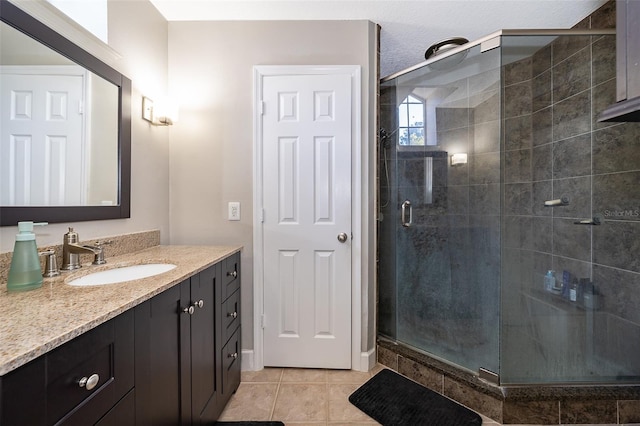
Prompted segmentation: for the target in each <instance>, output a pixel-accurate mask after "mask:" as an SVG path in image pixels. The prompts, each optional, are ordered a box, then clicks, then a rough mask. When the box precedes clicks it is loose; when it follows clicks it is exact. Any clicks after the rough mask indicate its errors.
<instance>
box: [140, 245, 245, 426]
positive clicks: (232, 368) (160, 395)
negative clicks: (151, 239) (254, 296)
mask: <svg viewBox="0 0 640 426" xmlns="http://www.w3.org/2000/svg"><path fill="white" fill-rule="evenodd" d="M229 259H234V260H233V262H234V263H235V265H236V266H235V268H236V269H234V271H236V272H235V275H236V276H235V277H234V278H235V279H237V282H238V289H237V293H238V295H239V281H240V280H239V272H238V271H239V270H240V269H239V254H235V255H232V256H231V257H229V258H227V259H225V260H222V261H221V262H219V263H217V264H215V265H213V266H211V267H209V268H207V269H205V270H204V271H202V272H200V273H199V274H197V275H194V276H192V277H191V278H189V279H187V280H185V281H183V282H182V283H181V284H179V285H176V286H174V287H172V288H170V289H168V290H166V291H164V292H163V293H160V294H159V295H157V296H155V297H153V298H152V299H150V300H148V301H146V302H144V303H143V304H141V305H138V306H137V307H136V308H135V323H136V330H135V333H136V342H135V345H136V358H135V371H136V374H135V379H136V384H138V385H137V386H136V424H139V425H155V424H171V425H179V424H182V425H188V424H211V423H213V422H215V421H216V419H217V418H218V417H219V415H220V413H221V412H222V409H223V408H224V406H225V404H226V403H227V401H228V399H229V397H230V396H231V394H232V393H233V392H235V390H236V389H237V387H238V385H239V382H240V380H239V379H240V357H239V352H238V350H239V347H238V344H239V340H238V341H237V342H234V343H233V344H232V345H231V346H228V345H229V343H230V342H231V341H232V340H233V339H231V336H229V337H230V338H229V339H228V340H227V338H226V337H224V338H223V334H224V333H226V330H227V329H228V327H227V323H226V322H225V321H223V320H222V319H223V316H222V315H223V314H222V313H223V312H225V316H224V318H225V319H226V318H227V317H226V312H227V305H226V304H225V303H224V302H225V301H226V300H236V299H230V298H229V297H227V299H225V300H223V297H224V296H223V293H225V294H226V292H225V290H224V288H225V287H226V282H227V281H229V280H227V279H223V275H224V277H227V275H226V273H227V263H230V262H231V261H230V260H229ZM233 285H235V284H233ZM235 293H236V292H234V293H233V294H235ZM234 297H235V296H234ZM229 303H233V302H229ZM229 306H231V305H229ZM233 306H234V309H236V311H235V312H236V315H230V316H229V318H232V319H234V320H236V319H237V322H236V323H235V324H237V325H235V328H236V329H237V330H239V329H240V326H239V323H240V321H239V315H238V314H239V311H238V309H239V299H238V305H237V306H235V305H233ZM232 312H233V311H232ZM234 317H235V318H234ZM223 329H224V330H225V332H223V331H222V330H223ZM236 329H234V330H233V332H234V334H235V335H237V336H239V331H237V330H236ZM225 336H226V334H225ZM231 347H233V349H234V350H233V352H229V349H231ZM236 370H237V372H236Z"/></svg>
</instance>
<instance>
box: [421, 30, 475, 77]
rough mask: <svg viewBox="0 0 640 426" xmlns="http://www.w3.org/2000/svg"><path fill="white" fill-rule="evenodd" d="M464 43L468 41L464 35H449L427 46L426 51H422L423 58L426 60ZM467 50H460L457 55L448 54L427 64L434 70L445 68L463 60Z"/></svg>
mask: <svg viewBox="0 0 640 426" xmlns="http://www.w3.org/2000/svg"><path fill="white" fill-rule="evenodd" d="M466 43H469V40H467V39H466V38H464V37H451V38H446V39H444V40H440V41H439V42H437V43H434V44H432V45H431V46H429V48H428V49H427V50H426V52H424V58H425V59H426V60H429V59H431V58H433V57H435V56H437V55H440V54H442V53H444V52H447V51H449V50H451V49H453V48H456V47H458V46H462V45H463V44H466ZM467 52H468V50H465V51H464V52H460V53H459V54H457V55H453V56H449V57H447V58H444V59H442V60H440V61H436V62H433V63H431V64H429V66H430V67H431V68H433V69H435V70H445V69H447V68H449V67H452V66H454V65H458V64H459V63H460V62H462V61H464V58H466V57H467Z"/></svg>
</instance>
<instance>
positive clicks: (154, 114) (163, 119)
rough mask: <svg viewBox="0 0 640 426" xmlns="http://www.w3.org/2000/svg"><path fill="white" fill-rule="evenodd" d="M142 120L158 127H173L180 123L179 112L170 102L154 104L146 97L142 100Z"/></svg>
mask: <svg viewBox="0 0 640 426" xmlns="http://www.w3.org/2000/svg"><path fill="white" fill-rule="evenodd" d="M142 118H143V119H145V120H147V121H148V122H150V123H151V124H153V125H156V126H171V125H172V124H173V123H174V122H176V121H178V111H177V108H176V107H175V106H173V104H172V103H171V102H170V101H168V100H165V101H160V102H156V103H155V104H154V102H153V101H152V100H151V99H149V98H147V97H146V96H144V97H143V98H142Z"/></svg>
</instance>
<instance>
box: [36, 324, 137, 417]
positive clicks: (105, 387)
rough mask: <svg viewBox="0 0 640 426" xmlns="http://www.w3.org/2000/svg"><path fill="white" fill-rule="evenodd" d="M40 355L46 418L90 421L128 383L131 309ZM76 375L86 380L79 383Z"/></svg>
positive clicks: (130, 380) (130, 373) (130, 383)
mask: <svg viewBox="0 0 640 426" xmlns="http://www.w3.org/2000/svg"><path fill="white" fill-rule="evenodd" d="M46 357H47V373H46V377H47V397H46V400H47V419H48V420H47V423H48V424H61V425H62V424H64V425H89V424H94V423H95V422H96V421H98V419H100V417H102V416H103V415H104V414H105V413H106V412H107V411H109V410H110V409H111V408H112V407H113V406H114V404H115V403H116V402H117V401H118V400H119V399H120V398H121V397H122V396H124V395H125V394H126V392H127V391H129V390H130V389H131V388H132V387H133V368H132V365H131V364H130V362H131V360H132V359H133V313H132V312H125V313H123V314H121V315H120V316H119V317H117V318H114V319H113V320H111V321H109V322H107V323H105V324H102V325H100V326H99V327H97V328H95V329H94V330H91V331H88V332H87V333H85V334H83V335H81V336H79V337H77V338H75V339H74V340H72V341H71V342H69V343H67V344H65V345H63V346H61V347H60V348H58V349H55V350H53V351H51V352H50V353H49V354H47V356H46ZM92 376H93V377H92ZM93 380H96V381H97V383H95V384H94V383H92V381H93ZM81 381H87V383H86V384H84V385H82V386H81Z"/></svg>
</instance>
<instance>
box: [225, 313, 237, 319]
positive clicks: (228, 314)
mask: <svg viewBox="0 0 640 426" xmlns="http://www.w3.org/2000/svg"><path fill="white" fill-rule="evenodd" d="M227 316H228V317H231V318H238V313H237V312H229V313H227Z"/></svg>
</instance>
